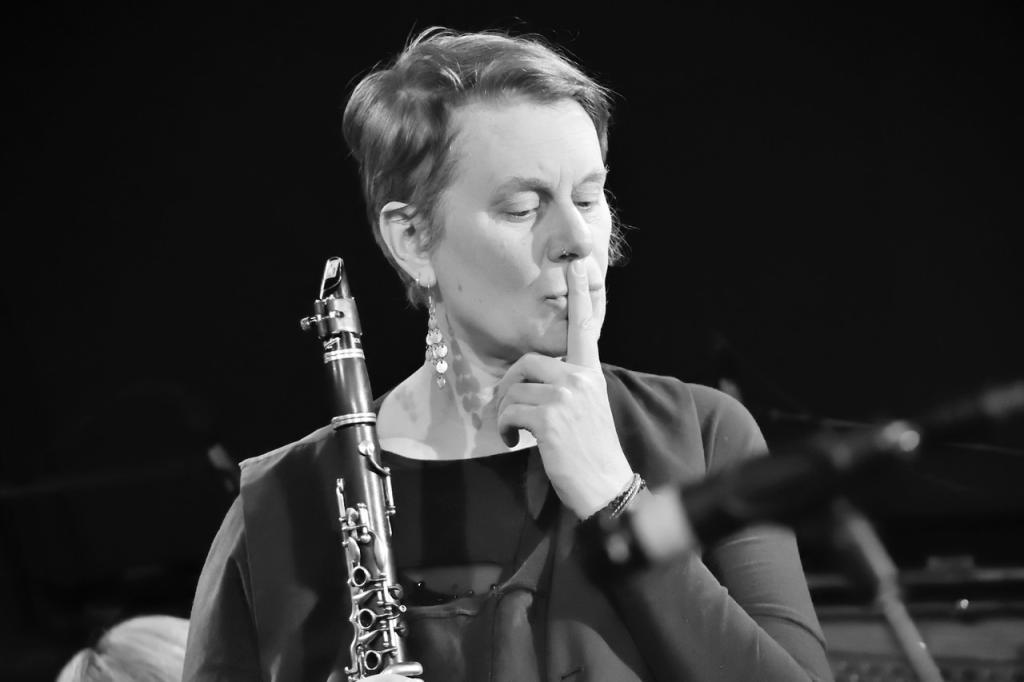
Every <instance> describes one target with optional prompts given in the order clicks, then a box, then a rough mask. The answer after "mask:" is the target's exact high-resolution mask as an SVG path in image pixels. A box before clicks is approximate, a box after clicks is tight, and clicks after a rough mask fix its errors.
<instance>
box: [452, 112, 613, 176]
mask: <svg viewBox="0 0 1024 682" xmlns="http://www.w3.org/2000/svg"><path fill="white" fill-rule="evenodd" d="M452 126H453V129H454V130H455V141H454V145H453V150H452V151H453V152H454V157H455V159H456V161H455V176H454V178H453V179H454V181H455V182H456V183H466V182H470V183H471V184H473V185H474V186H477V187H478V188H481V189H482V188H484V187H485V186H488V185H490V186H493V185H495V184H500V183H501V182H503V181H504V180H505V179H507V178H509V177H517V176H518V177H540V178H544V179H546V180H547V181H549V182H551V183H552V184H561V183H564V182H570V183H571V182H574V181H578V180H580V179H582V178H584V177H585V176H587V175H590V174H592V173H594V172H595V171H599V170H601V169H602V168H604V162H603V160H602V157H601V146H600V143H599V141H598V137H597V130H596V129H595V128H594V123H593V121H591V120H590V117H589V116H588V115H587V113H586V112H585V111H584V110H583V107H581V106H580V105H579V103H577V102H576V101H574V100H571V99H564V100H559V101H556V102H551V103H540V102H533V101H530V100H527V99H523V98H515V99H506V100H498V101H488V102H474V103H470V104H467V105H465V106H463V107H460V108H459V109H457V110H456V111H455V112H454V113H453V115H452Z"/></svg>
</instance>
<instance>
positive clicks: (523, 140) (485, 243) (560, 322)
mask: <svg viewBox="0 0 1024 682" xmlns="http://www.w3.org/2000/svg"><path fill="white" fill-rule="evenodd" d="M453 125H454V126H455V130H456V131H457V135H456V139H455V143H454V148H453V150H452V151H453V153H454V156H455V159H456V161H455V164H456V166H455V172H454V174H453V178H452V182H451V184H450V185H449V186H448V187H447V188H446V189H445V191H444V192H443V194H442V196H441V198H440V201H439V202H438V208H437V214H436V217H437V219H439V220H440V221H442V225H443V236H442V237H441V240H440V242H439V243H438V245H437V247H436V248H435V250H434V251H433V252H432V253H431V256H430V259H431V262H432V264H433V267H434V272H435V274H436V277H437V286H438V287H439V290H440V300H441V302H442V303H443V306H444V313H445V316H446V318H447V320H448V323H449V325H450V327H451V332H452V333H453V334H454V335H455V337H456V339H457V340H458V341H459V342H460V343H467V344H469V345H470V346H471V347H472V348H473V350H474V351H475V352H476V353H477V354H478V355H481V356H483V357H487V358H494V359H499V360H502V361H507V362H514V361H515V360H516V359H518V358H519V357H520V356H521V355H522V354H523V353H526V352H531V351H532V352H539V353H543V354H546V355H550V356H559V355H564V354H565V352H566V333H567V324H568V322H567V307H566V291H567V284H566V282H567V272H566V270H567V268H568V266H569V264H570V262H572V260H575V259H576V258H579V259H582V260H583V262H584V263H585V264H586V268H587V273H588V277H589V281H590V288H591V298H592V300H593V301H594V303H595V306H597V303H598V301H599V299H600V298H601V297H603V296H604V281H605V273H606V272H607V268H608V243H609V238H610V235H611V224H612V222H611V213H610V211H609V208H608V203H607V201H606V199H605V193H604V181H605V167H604V162H603V160H602V158H601V148H600V146H599V144H598V138H597V131H596V130H595V128H594V124H593V123H592V122H591V120H590V117H589V116H587V114H586V112H585V111H584V110H583V108H582V107H581V106H580V105H579V104H577V103H576V102H575V101H573V100H568V99H567V100H562V101H559V102H556V103H553V104H539V103H536V102H531V101H530V100H528V99H524V98H519V99H510V100H505V101H497V102H487V103H474V104H469V105H466V106H464V107H462V108H460V109H458V110H457V111H456V112H454V114H453ZM566 254H569V255H568V256H567V255H566ZM595 310H603V306H597V307H596V308H595ZM600 322H603V320H598V323H600Z"/></svg>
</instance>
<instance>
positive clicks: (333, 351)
mask: <svg viewBox="0 0 1024 682" xmlns="http://www.w3.org/2000/svg"><path fill="white" fill-rule="evenodd" d="M301 326H302V329H303V331H314V330H315V331H316V334H317V336H318V337H319V338H320V341H321V342H322V344H323V350H324V365H325V366H326V368H327V371H328V374H329V375H330V384H331V408H332V410H333V414H334V415H335V416H334V417H332V418H331V425H332V426H333V427H334V432H335V437H336V438H337V439H338V442H339V443H340V444H341V452H342V455H343V457H342V462H341V466H342V476H341V478H338V479H337V480H336V481H335V496H336V498H337V502H338V521H339V524H340V526H341V543H342V546H343V548H344V554H345V569H346V571H347V581H346V583H347V585H348V587H349V596H350V602H351V607H352V611H351V614H350V616H349V621H350V622H351V623H352V628H353V631H354V632H353V636H352V642H351V643H350V645H349V665H348V666H347V667H346V668H345V674H346V675H347V676H348V680H349V682H357V681H358V680H363V679H365V678H366V677H369V676H371V675H376V674H379V673H394V674H398V675H406V676H415V675H421V674H422V673H423V669H422V666H421V665H420V664H419V663H416V662H413V661H406V660H405V646H404V642H403V641H402V639H401V636H402V635H404V634H405V625H404V623H403V622H402V620H401V617H402V615H403V614H404V613H405V606H404V605H403V604H402V603H401V599H402V588H401V586H400V585H399V584H398V582H397V580H396V573H395V560H394V557H393V556H392V552H391V549H392V547H391V516H393V515H394V513H395V503H394V495H393V494H392V490H391V472H390V470H389V469H388V468H387V467H385V466H383V465H381V462H380V444H379V443H378V441H377V428H376V423H377V415H376V414H375V413H374V412H373V409H372V406H371V402H372V399H373V394H372V393H371V391H370V380H369V377H368V376H367V372H366V359H365V357H364V356H363V341H362V327H361V326H360V324H359V314H358V312H357V311H356V303H355V300H354V299H353V298H352V296H351V293H350V291H349V286H348V280H347V278H346V276H345V264H344V262H343V261H342V260H341V259H340V258H330V259H328V261H327V264H326V265H325V266H324V274H323V278H322V280H321V284H320V297H319V299H318V300H317V301H315V302H314V303H313V315H312V316H310V317H306V318H303V319H302V321H301Z"/></svg>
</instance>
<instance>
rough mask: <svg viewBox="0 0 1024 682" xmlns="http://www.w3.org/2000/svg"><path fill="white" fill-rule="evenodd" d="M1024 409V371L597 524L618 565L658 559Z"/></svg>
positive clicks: (822, 496)
mask: <svg viewBox="0 0 1024 682" xmlns="http://www.w3.org/2000/svg"><path fill="white" fill-rule="evenodd" d="M1020 412H1024V381H1020V382H1016V383H1013V384H1009V385H1007V386H1003V387H999V388H995V389H992V390H989V391H985V392H984V393H982V394H980V395H978V396H975V397H972V398H969V399H967V400H961V401H958V402H955V403H951V404H948V405H944V406H941V407H940V408H938V409H935V410H932V411H930V412H927V413H925V414H924V415H922V416H921V417H920V418H918V419H916V420H907V421H904V420H896V421H891V422H888V423H886V424H883V425H881V426H877V427H873V428H869V429H865V430H863V431H859V432H856V433H851V434H843V435H837V434H831V433H829V434H821V435H818V436H816V437H813V438H811V439H809V440H807V441H805V442H803V443H801V444H799V445H797V446H794V447H791V448H783V449H782V450H781V451H778V452H773V453H772V454H771V455H770V456H767V457H757V458H754V459H749V460H744V461H743V462H741V463H739V464H738V465H736V466H734V467H731V468H729V469H727V470H725V471H722V472H720V473H717V474H713V475H711V476H708V477H707V478H705V479H703V480H701V481H699V482H697V483H693V484H689V485H685V486H682V487H681V488H670V489H666V490H660V491H657V492H654V493H652V494H651V495H649V496H647V497H645V498H642V499H637V500H635V501H634V503H633V504H632V505H630V507H629V508H628V509H627V511H626V512H625V513H624V514H622V515H621V516H619V517H617V518H611V516H610V515H609V514H607V513H605V512H602V513H601V514H598V516H597V517H596V519H595V523H593V524H584V526H585V527H584V528H583V532H584V533H589V534H591V535H594V534H596V538H595V539H596V540H597V542H598V543H599V545H600V547H601V549H602V551H603V555H604V556H603V558H604V559H605V560H606V561H607V562H610V563H611V564H612V565H620V566H624V565H627V564H630V565H634V564H635V565H643V564H647V563H658V562H660V561H664V560H666V559H668V558H671V557H673V556H676V555H679V554H681V553H684V552H688V551H694V550H696V549H697V548H699V547H700V546H707V545H710V544H712V543H714V542H716V541H717V540H720V539H722V538H723V537H725V536H727V535H730V534H731V533H733V532H735V531H737V530H739V529H740V528H742V527H744V526H747V525H749V524H752V523H757V522H763V521H771V522H776V523H793V522H794V521H797V520H798V519H800V518H801V517H802V516H804V515H805V514H806V513H807V512H808V511H811V510H813V509H816V508H818V507H820V506H821V505H823V504H824V503H825V502H828V501H829V500H832V499H834V498H836V497H837V496H838V495H840V494H841V493H843V492H844V491H846V490H848V489H850V488H852V487H854V486H855V485H856V482H857V478H858V474H861V473H863V472H864V471H866V470H867V469H868V468H869V467H870V465H872V464H876V463H879V462H884V461H892V460H910V459H913V458H914V456H915V455H916V453H917V452H918V449H919V447H920V445H921V441H922V439H923V438H926V437H927V438H936V437H940V438H941V437H949V436H952V435H956V434H958V433H960V432H962V431H963V430H966V429H969V428H971V427H974V426H977V425H978V424H982V423H987V422H991V421H998V420H1002V419H1006V418H1008V417H1010V416H1012V415H1014V414H1016V413H1020Z"/></svg>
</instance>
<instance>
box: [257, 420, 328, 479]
mask: <svg viewBox="0 0 1024 682" xmlns="http://www.w3.org/2000/svg"><path fill="white" fill-rule="evenodd" d="M333 433H334V429H332V428H331V427H330V426H323V427H321V428H319V429H317V430H316V431H313V432H312V433H310V434H308V435H306V436H304V437H303V438H300V439H299V440H297V441H294V442H292V443H289V444H287V445H283V446H281V447H279V448H277V449H275V450H271V451H270V452H266V453H264V454H262V455H258V456H256V457H250V458H249V459H246V460H242V462H240V463H239V467H240V468H241V470H242V486H243V487H245V486H246V485H247V484H250V483H252V482H253V481H256V480H258V479H259V478H261V477H263V476H266V475H267V474H268V473H270V472H273V471H275V470H278V469H280V468H281V467H284V466H289V465H292V464H299V463H300V461H305V460H311V459H313V458H315V457H316V456H317V455H318V454H319V453H320V452H322V451H323V449H324V448H325V447H327V444H328V442H329V441H330V438H331V435H332V434H333Z"/></svg>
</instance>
